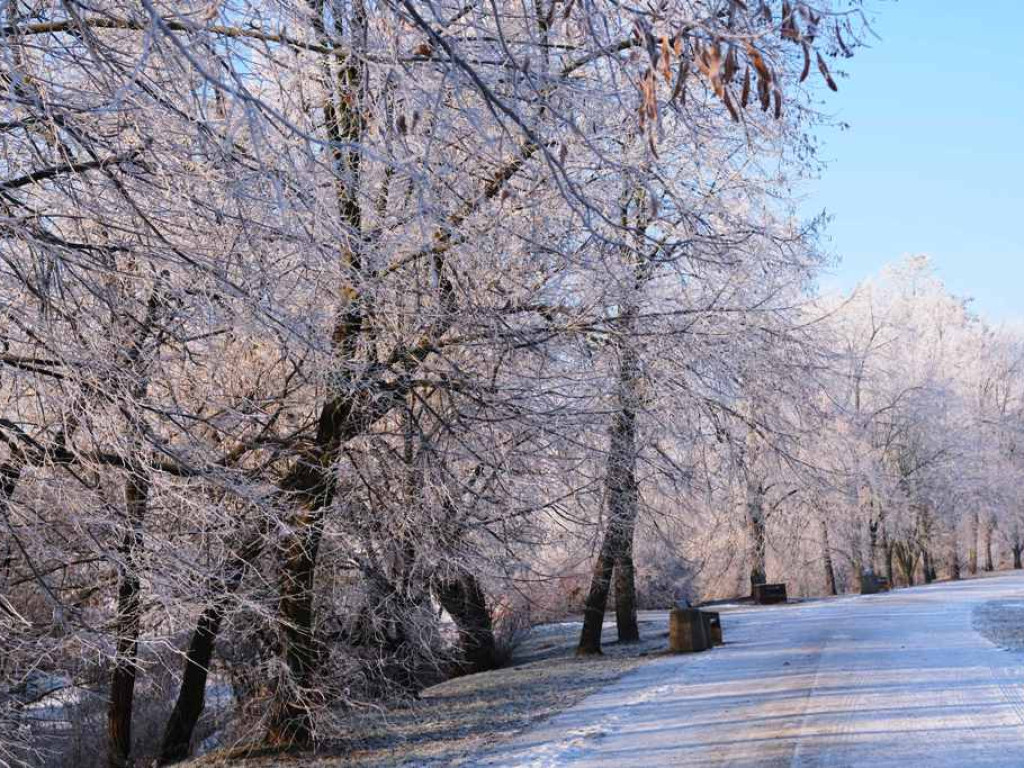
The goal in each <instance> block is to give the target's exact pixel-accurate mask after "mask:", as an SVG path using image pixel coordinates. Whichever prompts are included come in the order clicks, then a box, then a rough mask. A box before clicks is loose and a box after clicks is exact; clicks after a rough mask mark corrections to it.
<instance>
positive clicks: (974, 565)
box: [967, 512, 979, 576]
mask: <svg viewBox="0 0 1024 768" xmlns="http://www.w3.org/2000/svg"><path fill="white" fill-rule="evenodd" d="M978 528H979V526H978V513H977V512H972V513H971V514H970V516H969V517H968V518H967V571H968V573H970V574H971V575H972V576H974V575H975V574H976V573H977V572H978V534H979V531H978Z"/></svg>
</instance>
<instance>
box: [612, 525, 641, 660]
mask: <svg viewBox="0 0 1024 768" xmlns="http://www.w3.org/2000/svg"><path fill="white" fill-rule="evenodd" d="M632 538H633V537H632V536H630V537H629V540H628V541H627V542H625V543H624V544H623V549H628V550H629V551H628V552H625V553H624V554H623V555H622V556H621V557H619V558H618V559H617V560H616V561H615V625H616V628H617V630H618V637H619V642H620V643H636V642H639V640H640V627H639V626H638V624H637V618H636V574H635V572H634V570H633V552H632V549H633V547H632Z"/></svg>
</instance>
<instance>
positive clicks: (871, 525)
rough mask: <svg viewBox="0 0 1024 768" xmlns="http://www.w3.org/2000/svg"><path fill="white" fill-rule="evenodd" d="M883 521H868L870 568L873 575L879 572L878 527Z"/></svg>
mask: <svg viewBox="0 0 1024 768" xmlns="http://www.w3.org/2000/svg"><path fill="white" fill-rule="evenodd" d="M880 524H881V520H868V568H869V569H870V570H871V572H872V573H877V572H878V570H877V568H878V527H879V525H880Z"/></svg>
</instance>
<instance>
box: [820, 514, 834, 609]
mask: <svg viewBox="0 0 1024 768" xmlns="http://www.w3.org/2000/svg"><path fill="white" fill-rule="evenodd" d="M819 523H820V525H821V553H822V561H823V562H824V564H825V591H826V592H827V593H828V594H830V595H833V596H834V595H837V594H839V592H838V590H837V589H836V569H835V567H834V566H833V565H832V548H831V547H830V546H829V542H828V523H826V522H825V518H821V520H820V521H819Z"/></svg>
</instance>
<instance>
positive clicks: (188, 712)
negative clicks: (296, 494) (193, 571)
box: [157, 527, 266, 765]
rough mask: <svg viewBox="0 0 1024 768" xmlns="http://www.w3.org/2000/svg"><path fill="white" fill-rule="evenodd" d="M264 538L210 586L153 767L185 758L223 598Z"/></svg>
mask: <svg viewBox="0 0 1024 768" xmlns="http://www.w3.org/2000/svg"><path fill="white" fill-rule="evenodd" d="M265 535H266V531H265V530H263V528H262V527H261V529H260V531H259V532H257V533H256V535H254V536H253V537H252V538H251V539H250V540H249V541H248V543H246V544H245V545H244V546H243V547H242V548H241V549H240V550H239V551H238V552H236V553H234V554H233V555H232V556H231V557H230V558H229V559H228V561H227V563H226V564H225V569H224V574H223V577H222V578H221V579H219V580H218V581H217V583H215V584H214V589H215V590H219V591H220V594H218V595H216V596H215V597H214V598H213V600H212V601H211V602H210V603H209V604H208V605H207V606H206V608H204V609H203V612H202V613H201V614H200V615H199V620H198V621H197V622H196V628H195V630H194V631H193V632H192V639H191V640H190V641H189V645H188V650H187V651H186V653H185V671H184V674H183V675H182V680H181V688H179V689H178V698H177V701H176V702H175V704H174V710H173V711H172V712H171V716H170V718H169V719H168V721H167V726H166V727H165V729H164V738H163V742H162V744H161V747H160V756H159V758H158V759H157V765H170V764H171V763H176V762H179V761H181V760H184V759H185V758H186V757H188V756H189V752H190V746H191V744H192V734H193V732H194V731H195V727H196V723H197V722H199V716H200V715H202V713H203V708H204V707H205V706H206V678H207V676H208V674H209V671H210V662H211V661H212V659H213V650H214V646H215V644H216V642H217V635H218V634H219V633H220V626H221V622H222V621H223V620H224V613H225V610H226V602H225V599H226V598H227V597H229V596H230V595H232V594H234V592H235V590H237V589H238V587H239V585H240V584H241V583H242V576H243V575H244V574H245V570H246V568H247V567H248V566H249V564H250V563H252V561H253V560H255V559H256V558H257V557H259V554H260V552H261V551H262V549H263V543H264V541H265Z"/></svg>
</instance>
